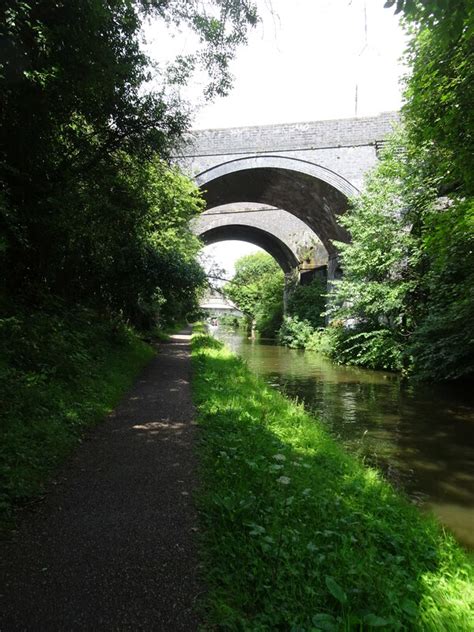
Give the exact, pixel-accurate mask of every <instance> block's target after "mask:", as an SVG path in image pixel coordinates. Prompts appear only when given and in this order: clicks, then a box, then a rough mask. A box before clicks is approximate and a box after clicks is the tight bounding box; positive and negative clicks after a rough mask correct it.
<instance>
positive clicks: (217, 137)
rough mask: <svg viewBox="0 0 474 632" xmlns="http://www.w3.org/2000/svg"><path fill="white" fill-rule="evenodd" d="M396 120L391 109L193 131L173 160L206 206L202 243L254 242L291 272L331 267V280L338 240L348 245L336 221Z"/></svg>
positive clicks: (198, 228) (200, 225) (199, 226)
mask: <svg viewBox="0 0 474 632" xmlns="http://www.w3.org/2000/svg"><path fill="white" fill-rule="evenodd" d="M397 120H398V115H397V114H396V113H393V112H391V113H384V114H380V115H379V116H374V117H370V118H353V119H341V120H329V121H317V122H313V123H293V124H280V125H268V126H257V127H237V128H230V129H210V130H200V131H194V132H192V133H191V134H190V135H189V137H188V139H187V141H186V144H185V145H184V146H183V147H182V149H181V153H180V155H179V156H176V159H177V161H178V162H179V164H180V166H181V167H182V168H183V169H184V170H185V171H186V172H187V173H188V174H189V175H191V176H192V177H194V178H195V181H196V182H197V184H198V185H199V187H200V188H201V189H202V191H203V194H204V198H205V200H206V203H207V210H206V211H205V212H204V213H203V214H202V215H201V217H200V218H199V219H198V220H196V221H195V222H194V224H193V230H194V231H195V232H196V234H198V235H200V236H201V238H202V239H203V241H204V242H205V243H215V242H217V241H223V240H226V239H239V240H244V241H249V242H251V243H254V244H256V245H258V246H260V247H262V248H264V249H265V250H267V251H268V252H269V253H270V254H272V255H273V256H274V257H275V258H276V259H277V261H278V262H279V263H280V265H281V266H282V268H283V269H284V270H285V271H286V272H289V271H290V270H294V269H300V270H301V269H304V268H305V265H306V267H310V268H311V267H313V268H314V267H317V266H321V265H322V264H324V263H326V262H328V267H327V276H328V278H329V279H331V278H334V277H335V276H336V274H337V248H336V246H335V244H334V241H342V242H347V241H349V235H348V233H347V231H346V230H345V229H344V228H343V227H342V226H341V225H340V223H339V221H338V219H339V216H340V215H341V214H343V213H344V212H345V211H346V209H347V206H348V201H349V199H350V198H351V197H354V196H356V195H358V193H359V191H360V189H361V187H362V183H363V178H364V175H365V173H366V172H367V171H368V170H369V169H371V168H372V167H373V166H374V165H375V164H376V162H377V156H378V153H379V149H380V147H381V145H382V144H383V142H384V140H385V139H386V138H387V136H388V134H389V133H390V132H391V130H392V127H393V125H394V123H395V122H396V121H397ZM311 245H312V246H313V247H314V248H313V251H312V252H311V254H308V248H309V247H310V246H311Z"/></svg>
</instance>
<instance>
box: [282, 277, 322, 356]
mask: <svg viewBox="0 0 474 632" xmlns="http://www.w3.org/2000/svg"><path fill="white" fill-rule="evenodd" d="M326 295H327V285H326V281H325V280H322V279H314V280H313V281H312V282H311V283H309V284H308V285H298V286H297V287H296V288H294V289H293V290H292V292H291V294H290V297H289V299H288V305H287V309H286V315H285V317H284V318H283V322H282V324H281V326H280V329H279V331H278V341H279V342H280V343H281V344H283V345H285V346H287V347H292V348H293V349H308V350H310V349H313V348H315V347H316V346H318V344H319V331H320V329H321V328H322V327H323V326H324V322H325V321H324V313H325V309H326Z"/></svg>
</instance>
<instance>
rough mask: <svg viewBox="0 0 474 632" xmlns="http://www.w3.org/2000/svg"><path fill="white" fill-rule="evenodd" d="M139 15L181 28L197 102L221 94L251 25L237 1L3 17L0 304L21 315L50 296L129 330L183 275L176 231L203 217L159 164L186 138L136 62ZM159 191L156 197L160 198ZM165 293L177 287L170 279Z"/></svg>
mask: <svg viewBox="0 0 474 632" xmlns="http://www.w3.org/2000/svg"><path fill="white" fill-rule="evenodd" d="M147 16H154V17H158V18H161V19H164V20H166V21H168V23H169V24H170V27H171V28H175V27H176V25H177V24H178V23H186V24H188V25H190V26H191V27H192V28H193V29H194V30H195V31H196V32H197V33H198V35H199V38H200V41H201V43H202V46H201V48H199V50H197V51H196V53H195V55H194V61H192V60H191V58H190V59H188V62H189V63H191V61H192V65H194V66H196V64H197V63H199V62H201V63H205V64H206V68H207V70H208V71H209V87H208V90H207V93H208V96H212V95H214V94H218V93H224V92H225V91H226V90H228V88H229V74H228V62H229V59H230V58H231V56H232V54H233V53H234V51H235V49H236V46H238V45H239V44H240V43H242V42H243V41H245V37H246V29H247V27H248V26H251V25H252V24H255V21H256V15H255V10H254V7H253V5H252V3H250V2H248V1H247V0H240V1H237V0H209V2H207V3H206V4H205V5H202V3H198V2H194V1H192V2H188V1H184V0H90V1H88V2H68V1H66V0H58V1H57V2H54V3H51V2H48V1H47V0H25V1H22V2H17V1H16V0H6V1H5V2H4V3H3V4H2V8H1V10H0V18H1V19H0V38H1V40H2V46H1V49H0V147H1V150H0V284H1V290H2V291H3V292H4V293H5V294H7V295H10V296H19V295H21V296H23V297H26V300H28V301H30V302H31V301H32V300H33V298H32V297H33V295H34V300H35V301H38V300H40V298H39V297H40V296H41V295H42V294H45V293H53V294H56V295H58V296H61V297H63V298H65V299H67V300H74V301H78V300H80V301H82V302H85V303H90V304H93V305H95V306H98V307H100V308H101V309H105V310H115V311H117V312H118V313H123V314H124V315H125V316H126V317H132V316H133V315H134V314H136V312H137V310H138V311H139V304H142V305H143V304H147V303H149V301H150V300H151V296H152V295H153V293H154V292H155V291H157V289H158V288H157V287H155V288H154V290H153V292H151V290H150V289H149V288H150V286H151V284H152V279H154V280H156V279H157V278H158V277H159V278H160V279H161V281H160V283H161V285H162V286H164V285H165V282H166V281H168V280H170V279H171V278H173V276H172V275H171V276H170V271H171V270H172V269H173V266H174V265H175V264H176V262H177V261H182V262H183V265H184V264H186V266H187V267H186V270H188V268H189V266H190V265H191V262H190V259H189V256H188V255H187V254H186V249H187V248H188V247H189V244H190V237H189V234H188V232H187V229H186V228H185V225H186V223H187V221H188V220H189V218H190V217H191V216H192V215H193V214H195V213H196V212H197V211H198V209H200V208H201V206H200V203H199V201H198V199H197V191H196V190H193V191H191V189H190V188H189V185H186V186H187V187H188V189H187V190H186V186H185V185H184V181H183V180H182V179H181V178H180V177H179V176H178V174H177V173H176V171H175V170H170V169H168V168H166V167H165V165H164V163H163V161H164V162H165V163H166V162H167V161H168V159H169V156H170V154H171V151H172V150H173V148H175V147H176V144H177V143H178V142H179V140H180V138H181V135H182V133H183V131H184V130H185V129H186V128H187V126H188V125H189V120H190V119H189V112H188V108H187V107H185V106H184V105H183V104H182V103H180V102H179V100H177V98H176V97H175V96H173V93H172V92H170V91H168V90H167V82H168V81H169V73H166V72H165V70H163V71H162V72H161V84H162V88H161V89H160V90H159V91H156V90H155V91H153V90H151V89H150V88H149V87H148V84H149V80H150V78H151V77H152V76H153V72H154V73H155V74H154V78H156V73H157V72H159V71H158V70H156V69H154V70H153V72H152V69H151V66H150V64H149V61H148V59H147V58H146V56H145V55H144V54H143V52H142V51H141V49H140V44H139V34H140V28H141V25H142V21H143V20H144V19H145V18H146V17H147ZM160 179H161V180H163V182H162V184H159V183H158V181H159V180H160ZM160 186H163V187H164V188H166V190H167V193H166V195H164V194H163V195H162V194H159V195H158V194H157V187H158V188H159V187H160ZM152 191H153V192H154V193H153V194H152V193H151V192H152ZM163 191H164V189H163V190H162V193H163ZM185 207H186V208H185ZM153 218H155V219H153ZM170 222H171V224H172V223H173V222H175V224H174V228H173V231H174V232H173V240H174V241H173V244H174V258H173V257H171V255H170V250H169V248H168V245H167V244H169V240H170V236H171V235H170V231H169V228H168V224H169V223H170ZM158 235H161V237H158ZM191 250H192V252H193V253H194V252H195V248H194V246H193V248H191ZM173 261H174V263H173ZM178 267H179V266H178ZM191 267H193V269H195V264H192V266H191ZM160 268H161V273H159V269H160ZM197 276H199V275H197V274H194V273H193V274H188V275H187V279H188V280H189V281H190V280H191V279H195V278H197ZM175 281H176V283H175V284H174V285H175V286H176V287H178V286H179V283H178V281H177V278H176V275H175ZM153 282H154V281H153ZM184 285H186V284H185V283H184ZM184 285H183V287H184ZM168 287H169V288H170V289H169V292H168V297H167V299H166V300H168V301H169V300H170V296H171V292H172V289H171V285H169V284H168ZM145 288H147V289H146V290H145ZM173 291H174V290H173ZM134 302H135V303H134ZM133 303H134V306H133ZM133 317H134V316H133Z"/></svg>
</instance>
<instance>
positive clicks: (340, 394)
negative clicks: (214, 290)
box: [213, 328, 474, 550]
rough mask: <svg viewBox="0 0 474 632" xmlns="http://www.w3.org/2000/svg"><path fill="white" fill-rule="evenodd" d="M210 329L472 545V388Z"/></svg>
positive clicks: (462, 541) (357, 452) (260, 373)
mask: <svg viewBox="0 0 474 632" xmlns="http://www.w3.org/2000/svg"><path fill="white" fill-rule="evenodd" d="M213 333H214V335H215V336H217V337H218V338H219V339H220V340H222V341H223V342H225V344H226V345H227V346H228V347H230V348H231V349H232V350H233V351H234V352H236V353H237V354H239V355H240V356H241V357H242V358H244V360H245V361H246V362H247V364H248V366H249V367H250V369H252V370H253V371H254V372H256V373H258V374H259V375H261V376H262V377H263V378H264V379H265V381H266V382H267V383H268V384H270V385H271V386H273V387H275V388H278V389H279V390H280V391H281V392H282V393H284V394H285V395H287V396H289V397H291V398H296V399H298V400H299V401H302V402H304V404H305V406H306V408H307V410H309V411H310V412H311V413H313V414H314V415H315V416H316V417H318V418H319V419H320V420H321V421H322V422H323V423H324V424H325V425H326V426H327V428H328V429H329V431H330V433H331V434H332V435H333V436H334V437H335V438H337V439H338V440H339V441H340V442H342V443H343V444H344V445H345V446H346V448H347V449H348V450H349V451H350V452H352V453H354V454H356V455H357V456H358V457H359V458H361V459H363V460H364V461H365V462H366V463H367V464H369V465H372V466H375V467H377V468H378V469H379V470H381V471H382V472H383V473H384V475H385V476H386V477H387V478H388V479H389V480H390V481H391V482H392V483H393V484H394V485H395V486H397V487H398V488H400V489H404V490H405V491H406V493H407V494H408V496H409V497H410V499H411V500H412V502H414V503H416V504H417V505H419V506H420V508H422V509H426V510H431V511H433V512H434V514H435V515H436V516H437V517H438V519H439V520H440V521H441V522H442V523H443V524H444V525H445V526H446V528H448V529H449V530H450V531H452V532H453V533H454V535H455V536H456V538H457V539H458V541H459V542H460V543H461V544H463V545H464V546H465V547H466V548H468V549H471V550H474V394H473V393H472V391H468V390H467V387H466V386H464V387H461V386H456V387H454V386H448V385H436V386H430V385H416V386H415V385H409V384H406V383H403V382H401V381H400V379H399V378H398V376H396V375H393V374H390V373H384V372H381V371H368V370H366V369H358V368H354V367H347V366H338V365H336V364H334V363H332V362H331V361H330V360H328V359H327V358H324V357H323V356H321V355H320V354H318V353H315V352H310V351H300V350H294V349H287V348H286V347H281V346H278V345H276V344H274V343H273V342H271V341H265V340H260V341H259V340H248V339H247V338H246V337H244V336H242V335H239V334H237V333H234V332H228V331H224V330H222V329H221V328H217V329H215V330H214V332H213Z"/></svg>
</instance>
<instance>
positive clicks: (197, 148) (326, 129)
mask: <svg viewBox="0 0 474 632" xmlns="http://www.w3.org/2000/svg"><path fill="white" fill-rule="evenodd" d="M397 120H398V115H397V113H394V112H388V113H384V114H380V115H379V116H373V117H368V118H352V119H339V120H329V121H316V122H310V123H290V124H280V125H264V126H255V127H235V128H229V129H210V130H196V131H194V132H191V134H190V135H189V137H188V139H187V144H186V145H183V147H182V148H181V152H180V154H179V156H177V159H178V161H179V163H180V165H181V166H182V167H183V168H184V169H185V170H187V172H188V173H189V174H190V175H193V176H196V175H198V174H200V173H202V172H203V171H206V170H207V169H210V168H212V167H215V166H216V165H218V164H222V163H224V162H228V161H232V160H236V159H238V158H242V157H243V156H252V155H265V154H271V155H277V156H286V157H289V158H297V159H299V160H306V161H308V162H311V163H313V164H317V165H321V166H322V167H325V168H327V169H331V170H332V171H335V172H336V173H337V174H339V175H341V176H342V177H344V178H345V179H347V180H348V181H349V182H350V183H351V184H353V185H354V186H355V187H356V188H357V189H360V188H361V186H362V182H363V177H364V174H365V173H366V172H367V171H368V169H370V168H371V167H372V166H374V165H375V163H376V160H377V146H378V144H379V143H380V142H381V141H383V140H384V139H385V138H386V137H387V136H388V134H389V133H390V131H391V130H392V127H393V125H394V123H395V122H396V121H397Z"/></svg>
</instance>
